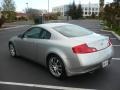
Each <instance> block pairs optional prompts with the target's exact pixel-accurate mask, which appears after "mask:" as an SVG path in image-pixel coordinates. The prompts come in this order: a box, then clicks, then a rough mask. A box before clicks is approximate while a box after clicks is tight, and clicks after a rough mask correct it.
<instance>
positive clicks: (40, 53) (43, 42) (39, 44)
mask: <svg viewBox="0 0 120 90" xmlns="http://www.w3.org/2000/svg"><path fill="white" fill-rule="evenodd" d="M50 38H51V33H50V32H49V31H47V30H45V29H43V28H41V34H40V39H39V40H36V42H35V43H36V48H37V61H38V62H39V63H41V64H43V65H45V64H46V61H45V57H46V52H47V50H48V48H49V46H50V44H49V42H50Z"/></svg>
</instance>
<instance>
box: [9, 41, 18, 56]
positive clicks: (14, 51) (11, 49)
mask: <svg viewBox="0 0 120 90" xmlns="http://www.w3.org/2000/svg"><path fill="white" fill-rule="evenodd" d="M9 52H10V55H11V56H12V57H16V56H17V55H16V50H15V47H14V45H13V44H12V43H10V44H9Z"/></svg>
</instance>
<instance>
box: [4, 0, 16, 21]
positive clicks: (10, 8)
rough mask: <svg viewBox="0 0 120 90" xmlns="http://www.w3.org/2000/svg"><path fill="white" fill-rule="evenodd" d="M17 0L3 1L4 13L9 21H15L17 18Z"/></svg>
mask: <svg viewBox="0 0 120 90" xmlns="http://www.w3.org/2000/svg"><path fill="white" fill-rule="evenodd" d="M15 10H16V8H15V2H14V1H13V0H3V1H2V14H3V16H4V17H5V18H6V20H7V21H8V22H11V21H14V20H15V18H16V13H15Z"/></svg>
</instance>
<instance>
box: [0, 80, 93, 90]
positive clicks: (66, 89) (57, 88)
mask: <svg viewBox="0 0 120 90" xmlns="http://www.w3.org/2000/svg"><path fill="white" fill-rule="evenodd" d="M0 84H2V85H12V86H22V87H37V88H46V89H55V90H95V89H83V88H73V87H62V86H52V85H41V84H29V83H17V82H4V81H0Z"/></svg>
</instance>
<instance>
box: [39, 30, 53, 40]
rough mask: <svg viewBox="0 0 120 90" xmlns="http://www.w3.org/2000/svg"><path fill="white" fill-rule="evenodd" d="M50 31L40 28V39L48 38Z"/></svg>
mask: <svg viewBox="0 0 120 90" xmlns="http://www.w3.org/2000/svg"><path fill="white" fill-rule="evenodd" d="M50 37H51V33H50V32H48V31H46V30H45V29H42V33H41V35H40V38H41V39H50Z"/></svg>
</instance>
